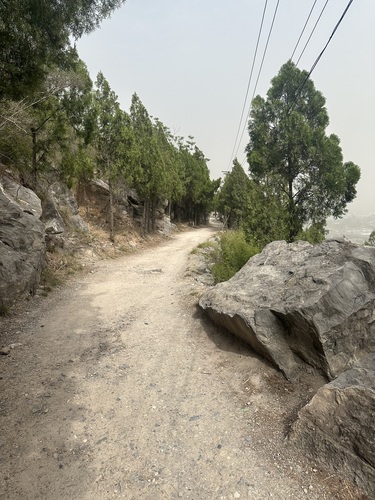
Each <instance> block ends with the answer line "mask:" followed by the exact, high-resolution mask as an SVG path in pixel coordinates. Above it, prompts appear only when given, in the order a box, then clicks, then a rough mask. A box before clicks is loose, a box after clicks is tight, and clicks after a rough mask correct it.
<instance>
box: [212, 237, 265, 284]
mask: <svg viewBox="0 0 375 500" xmlns="http://www.w3.org/2000/svg"><path fill="white" fill-rule="evenodd" d="M258 252H259V248H258V247H256V246H254V245H251V244H249V243H247V241H246V239H245V234H244V232H243V231H241V230H234V231H227V232H225V233H223V234H222V235H221V236H220V241H219V251H218V252H216V254H217V255H216V262H215V263H214V264H213V266H212V274H213V276H214V279H215V282H216V283H219V282H221V281H227V280H229V279H230V278H231V277H232V276H234V275H235V274H236V273H237V272H238V271H239V270H240V269H241V268H242V267H243V266H244V265H245V264H246V262H247V261H248V260H249V258H250V257H252V256H253V255H255V254H257V253H258Z"/></svg>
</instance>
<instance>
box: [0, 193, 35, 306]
mask: <svg viewBox="0 0 375 500" xmlns="http://www.w3.org/2000/svg"><path fill="white" fill-rule="evenodd" d="M18 192H19V191H18ZM35 196H36V195H35ZM44 256H45V242H44V225H43V223H42V222H41V221H40V220H39V219H38V218H37V217H36V216H35V215H32V213H31V211H30V210H28V209H27V211H25V209H24V208H23V206H21V205H20V204H18V203H17V202H16V201H15V200H14V199H12V198H11V196H10V195H9V193H6V192H5V190H4V188H3V186H2V184H1V183H0V305H1V306H3V307H4V306H5V307H8V306H11V305H12V304H13V302H15V300H16V299H18V298H20V297H21V296H22V295H26V294H33V293H34V292H35V290H36V287H37V285H38V283H39V281H40V276H41V272H42V269H43V265H44Z"/></svg>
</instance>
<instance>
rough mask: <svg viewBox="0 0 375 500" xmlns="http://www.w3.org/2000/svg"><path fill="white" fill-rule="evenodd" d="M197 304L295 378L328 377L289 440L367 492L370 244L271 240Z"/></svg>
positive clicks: (370, 464) (374, 376)
mask: <svg viewBox="0 0 375 500" xmlns="http://www.w3.org/2000/svg"><path fill="white" fill-rule="evenodd" d="M199 303H200V307H201V308H202V309H203V310H205V311H206V312H207V313H208V315H209V316H210V317H211V319H212V320H213V321H214V322H215V323H217V324H218V325H220V326H223V327H225V328H226V329H227V330H229V331H230V332H232V333H233V334H235V335H237V336H238V337H240V338H241V339H243V340H244V341H245V342H247V343H248V344H250V345H251V347H252V348H253V349H254V350H255V351H257V352H258V353H259V354H261V355H262V356H263V357H264V358H266V359H267V360H268V361H269V362H271V363H272V364H273V365H274V366H275V367H276V368H278V369H279V370H281V371H282V372H283V373H284V375H285V376H286V377H287V378H288V379H289V380H290V381H293V382H295V383H298V381H299V378H300V376H301V374H302V373H303V372H305V371H310V372H312V373H313V372H314V371H315V372H316V373H320V374H323V375H324V376H325V377H326V379H327V380H328V381H329V380H331V381H332V382H331V383H330V384H328V385H326V386H324V387H323V388H321V389H320V390H319V391H318V392H317V394H316V395H315V397H314V398H313V399H312V400H311V402H310V403H309V405H308V406H306V407H305V408H304V409H302V410H301V411H300V413H299V415H298V419H297V422H296V423H295V425H294V426H293V431H292V435H291V436H292V441H294V442H298V443H300V444H301V445H302V446H303V447H304V448H305V450H306V451H307V452H308V453H311V454H312V455H313V456H314V458H315V459H317V458H319V459H320V461H321V463H322V464H323V465H325V466H329V467H331V468H332V469H334V470H335V471H339V472H340V473H341V474H343V475H345V476H346V477H350V478H351V479H352V480H353V481H354V482H355V483H356V484H358V485H359V486H360V487H361V488H363V489H364V490H365V491H366V492H367V493H368V494H369V495H371V496H372V497H375V455H374V453H373V449H374V444H375V426H374V421H375V369H374V366H375V363H374V362H375V358H374V353H375V248H372V247H366V246H358V245H355V244H353V243H351V242H349V241H347V240H327V241H325V242H323V243H322V244H320V245H314V246H313V245H310V244H309V243H307V242H296V243H292V244H287V243H286V242H284V241H277V242H273V243H271V244H269V245H268V246H267V247H266V248H265V249H264V250H263V252H262V253H260V254H259V255H256V256H254V257H252V258H251V259H250V260H249V261H248V263H247V264H246V265H245V266H244V267H243V268H242V269H241V270H240V271H239V272H238V273H237V274H236V275H235V276H234V277H233V278H232V279H231V280H229V281H227V282H225V283H220V284H218V285H216V286H215V287H213V288H212V289H211V290H209V291H207V292H206V293H205V294H204V295H203V296H202V297H201V299H200V302H199Z"/></svg>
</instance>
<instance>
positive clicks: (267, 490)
mask: <svg viewBox="0 0 375 500" xmlns="http://www.w3.org/2000/svg"><path fill="white" fill-rule="evenodd" d="M211 234H212V230H210V229H209V228H204V229H200V230H192V231H189V232H185V233H180V234H178V235H177V236H176V237H174V238H173V239H172V240H170V241H168V242H167V243H164V244H162V245H160V246H158V247H156V248H153V249H149V250H144V251H141V252H140V253H137V254H133V255H131V256H127V257H124V258H121V259H118V260H114V261H105V262H101V263H100V264H98V265H97V266H96V267H95V269H94V272H93V273H91V274H88V275H86V276H85V277H83V278H82V279H81V280H80V281H77V280H75V281H73V282H71V283H70V284H69V285H67V286H66V287H63V288H62V289H61V290H56V291H54V292H53V293H52V294H51V295H50V296H49V297H47V298H45V299H39V300H36V301H35V304H34V305H33V304H32V303H31V304H29V306H28V307H27V309H28V310H26V311H25V312H24V314H23V315H22V316H17V317H15V318H11V323H9V320H8V321H4V322H3V323H2V324H1V326H2V328H3V330H4V331H3V334H2V340H1V342H2V343H4V338H5V339H7V341H8V342H13V343H18V342H19V343H21V344H22V345H21V346H15V347H14V349H12V351H11V354H10V355H9V356H3V357H2V359H0V363H1V365H0V368H1V377H2V379H1V380H0V383H1V385H2V389H1V391H2V392H1V406H0V427H1V436H0V469H1V481H0V498H1V499H12V500H13V499H14V500H15V499H17V500H21V499H22V500H32V499H35V500H36V499H38V500H42V499H48V500H59V499H64V500H73V499H77V500H78V499H79V500H96V499H98V500H102V499H112V498H126V499H142V500H143V499H149V500H157V499H177V498H183V499H191V500H193V499H194V500H200V499H202V500H210V499H215V500H216V499H231V498H250V499H267V498H277V499H283V500H284V499H288V498H294V499H301V498H309V499H330V500H331V499H332V498H337V499H344V498H359V496H356V495H355V493H353V491H351V490H349V488H348V487H345V486H344V485H343V483H342V482H339V481H337V480H336V479H335V478H332V477H329V475H328V474H324V473H322V472H320V471H319V470H317V469H316V468H315V467H314V464H311V463H308V462H307V461H304V460H303V459H302V458H301V457H298V456H297V455H296V454H295V453H294V452H292V450H290V449H289V448H288V447H287V446H286V445H285V443H284V432H285V426H286V424H287V421H288V419H290V414H291V413H293V411H294V408H295V407H296V406H297V405H298V404H299V403H300V401H301V400H302V399H304V398H305V397H306V394H308V391H309V385H308V381H306V382H305V383H304V384H302V386H301V387H302V389H301V390H299V392H296V391H295V390H294V389H293V387H291V386H289V385H288V384H287V383H286V382H285V381H284V379H283V378H282V377H281V376H280V375H279V374H277V373H276V372H274V371H273V370H272V369H271V368H270V367H269V366H267V365H266V364H264V363H263V362H262V361H261V360H259V359H257V358H256V357H254V356H253V355H252V353H251V351H250V350H249V349H248V348H247V347H246V346H244V345H243V344H241V343H239V342H237V341H236V340H234V339H233V338H232V337H230V336H228V335H226V334H224V333H223V332H220V331H218V330H217V329H215V328H214V327H212V326H211V325H210V324H209V323H208V322H206V320H205V319H204V318H202V317H201V316H200V314H199V313H198V311H197V309H196V307H195V303H196V296H197V293H198V292H199V290H200V288H201V285H199V283H197V282H196V281H195V280H194V279H193V277H191V276H188V275H189V272H188V273H186V269H187V267H188V265H189V264H188V254H189V251H190V250H191V249H192V248H193V247H194V246H196V245H197V244H198V243H199V242H201V241H203V240H205V239H207V238H208V237H209V236H210V235H211ZM311 390H312V389H311V388H310V392H311ZM349 494H350V496H349ZM346 495H348V496H346Z"/></svg>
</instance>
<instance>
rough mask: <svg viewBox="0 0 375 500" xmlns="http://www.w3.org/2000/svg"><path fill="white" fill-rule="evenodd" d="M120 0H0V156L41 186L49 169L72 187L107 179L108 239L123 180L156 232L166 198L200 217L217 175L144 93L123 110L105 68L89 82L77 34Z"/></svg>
mask: <svg viewBox="0 0 375 500" xmlns="http://www.w3.org/2000/svg"><path fill="white" fill-rule="evenodd" d="M122 3H123V0H74V1H73V2H72V1H68V0H49V1H48V2H47V1H44V0H43V1H38V2H34V1H31V0H30V1H28V0H25V1H24V2H19V1H18V0H10V1H9V2H1V3H0V75H1V78H0V162H1V163H2V164H3V165H6V166H8V167H12V168H15V169H17V170H18V172H19V173H20V177H21V180H22V181H23V183H24V184H25V185H29V186H30V187H32V188H34V189H38V186H39V185H40V179H43V178H44V179H45V178H46V176H49V177H51V176H54V177H55V178H56V177H57V178H59V179H60V180H62V181H64V182H66V183H67V184H68V185H70V186H72V185H76V186H81V185H84V184H85V183H87V182H88V181H89V180H90V179H92V178H95V177H97V178H101V179H102V180H105V181H106V182H107V183H108V186H109V206H110V208H109V223H110V224H109V225H110V236H111V238H113V236H114V224H113V210H112V206H113V203H114V200H115V196H116V190H117V188H118V187H119V186H124V185H125V186H128V187H132V188H134V189H135V190H136V191H137V193H138V195H139V197H140V198H141V200H142V201H143V205H144V214H143V228H144V231H145V232H149V231H152V230H153V229H154V228H155V217H156V206H157V204H158V202H159V201H160V200H168V202H169V209H170V212H171V214H172V215H174V216H175V218H180V219H185V220H186V219H189V220H191V221H193V222H195V223H200V222H203V221H204V220H205V217H206V215H207V213H208V210H209V208H210V204H211V202H212V199H213V196H214V193H215V191H216V190H217V188H218V186H219V183H220V181H219V180H218V181H211V180H210V176H209V170H208V167H207V159H206V158H205V157H204V155H203V153H202V152H201V151H200V150H199V148H198V147H197V146H196V145H195V143H194V141H193V140H192V138H191V137H189V139H188V140H185V139H184V138H182V137H176V136H174V135H173V134H172V133H171V131H170V130H169V129H168V128H167V127H166V126H165V125H164V124H163V123H162V122H161V121H160V120H159V119H157V118H152V117H151V116H150V115H149V113H148V111H147V109H146V107H145V106H144V105H143V103H142V102H141V100H140V99H139V97H138V95H137V94H134V95H133V97H132V101H131V106H130V110H129V112H126V111H124V110H123V109H121V106H120V103H119V101H118V97H117V95H116V94H115V92H114V91H113V90H112V89H111V87H110V85H109V83H108V81H107V80H106V78H105V77H104V75H103V74H102V73H99V74H98V75H97V78H96V81H95V82H92V81H91V78H90V76H89V73H88V71H87V68H86V66H85V64H84V63H83V61H81V60H80V58H79V56H78V54H77V52H76V50H75V48H74V47H73V46H72V44H71V40H73V39H74V38H78V37H80V36H81V35H82V34H84V33H88V32H90V31H92V30H93V29H94V28H95V27H96V26H97V25H98V24H99V23H100V21H101V20H102V19H103V18H105V17H107V16H108V15H109V14H110V13H111V12H112V11H113V10H114V9H115V8H116V7H118V6H119V5H121V4H122ZM5 20H6V21H7V22H6V23H5Z"/></svg>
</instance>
